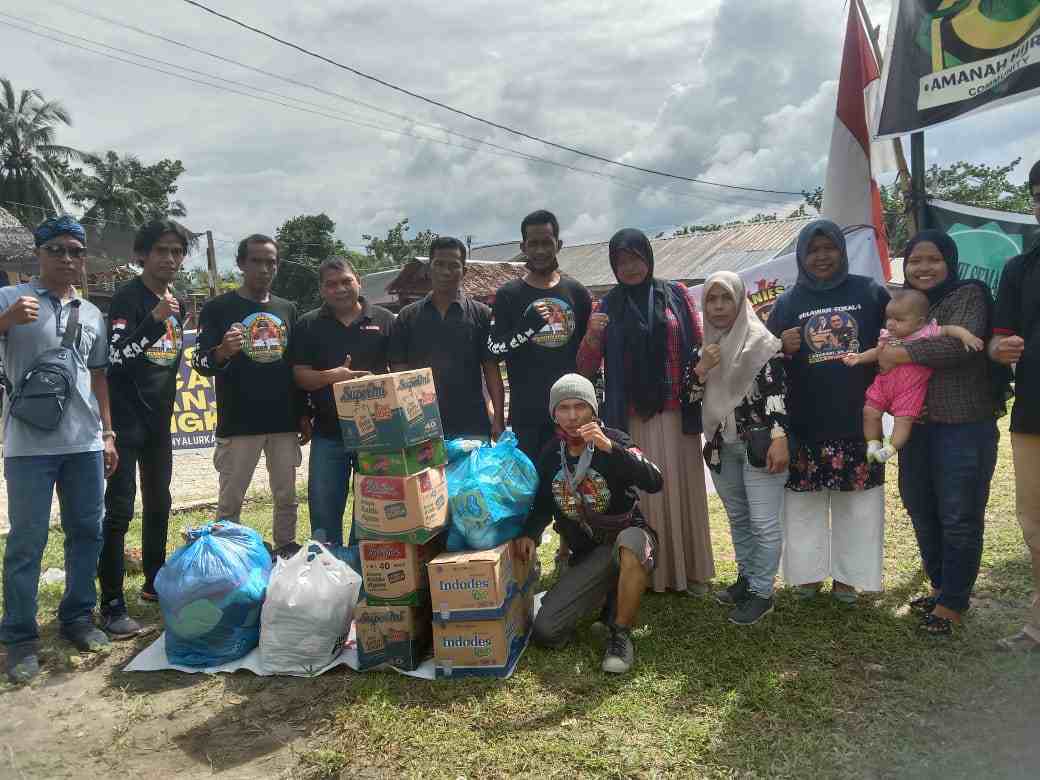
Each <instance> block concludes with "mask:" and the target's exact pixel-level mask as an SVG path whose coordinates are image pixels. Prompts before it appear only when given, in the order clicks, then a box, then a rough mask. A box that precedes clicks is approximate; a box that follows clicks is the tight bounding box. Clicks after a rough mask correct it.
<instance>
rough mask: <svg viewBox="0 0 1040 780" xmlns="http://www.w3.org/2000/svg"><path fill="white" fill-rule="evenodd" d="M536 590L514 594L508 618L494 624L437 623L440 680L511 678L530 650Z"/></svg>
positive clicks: (435, 647) (435, 636)
mask: <svg viewBox="0 0 1040 780" xmlns="http://www.w3.org/2000/svg"><path fill="white" fill-rule="evenodd" d="M532 591H533V588H528V589H526V590H525V591H523V592H522V593H517V594H514V596H513V597H512V598H511V599H510V600H509V602H508V608H507V610H506V613H505V615H503V616H502V617H500V618H496V619H494V620H473V621H469V620H459V621H438V620H437V619H436V617H435V619H434V623H433V660H434V665H435V667H436V675H437V677H471V676H486V677H508V676H509V675H510V674H512V672H513V669H514V668H515V667H516V664H517V661H519V660H520V656H521V655H522V654H523V652H524V648H526V647H527V641H528V639H529V637H530V634H531V623H532V612H533V607H534V595H533V592H532Z"/></svg>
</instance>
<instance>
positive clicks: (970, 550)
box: [878, 230, 1007, 635]
mask: <svg viewBox="0 0 1040 780" xmlns="http://www.w3.org/2000/svg"><path fill="white" fill-rule="evenodd" d="M904 257H905V258H906V259H905V260H904V263H903V267H904V272H905V278H906V286H907V287H909V288H911V289H914V290H918V291H920V292H923V293H924V294H925V295H926V296H928V302H929V304H930V308H929V317H930V318H931V319H933V320H935V321H936V322H937V323H938V324H939V325H960V326H961V327H963V328H966V329H967V330H969V331H971V332H972V333H973V334H975V335H976V336H978V337H979V338H981V339H983V340H984V341H985V340H988V338H989V336H990V333H989V331H990V327H991V325H990V320H991V315H992V309H993V301H992V298H991V297H990V292H989V288H988V287H987V286H986V285H985V284H984V283H982V282H980V281H978V280H964V281H961V280H960V279H959V278H958V268H957V264H958V256H957V245H956V244H955V243H954V242H953V239H952V238H950V237H949V236H948V235H946V234H945V233H943V232H942V231H939V230H924V231H922V232H920V233H918V234H917V235H916V236H915V237H914V238H913V239H912V240H911V241H910V243H909V244H908V245H907V248H906V251H905V253H904ZM904 363H915V364H918V365H922V366H926V367H928V368H932V369H934V373H933V374H932V378H931V381H930V382H929V384H928V394H927V396H926V398H925V410H924V413H923V414H922V416H921V419H920V420H919V422H920V423H922V424H919V425H915V426H914V431H913V433H912V434H911V436H910V441H909V442H908V443H907V445H906V446H905V447H904V448H903V450H902V451H901V452H900V455H899V493H900V495H901V497H902V499H903V505H904V506H905V507H906V511H907V514H909V515H910V519H911V521H912V522H913V524H914V532H915V534H916V535H917V544H918V547H919V548H920V550H921V560H922V562H923V564H924V570H925V572H926V573H927V574H928V578H929V580H931V584H932V591H931V594H930V595H928V596H925V597H923V598H919V599H916V600H914V601H913V602H911V606H912V607H913V608H914V609H915V610H917V611H919V612H921V613H923V619H922V624H921V625H922V628H923V629H924V630H925V631H927V632H929V633H931V634H938V635H948V634H950V633H951V632H952V630H953V627H954V626H955V625H959V624H960V622H961V615H962V614H963V613H964V611H965V610H966V609H967V608H968V603H969V600H970V598H971V591H972V588H973V587H974V585H975V578H976V577H977V576H978V573H979V564H980V562H981V560H982V533H983V523H984V518H985V514H986V503H987V502H988V501H989V485H990V480H991V479H992V478H993V470H994V468H995V466H996V462H997V442H998V438H999V434H998V433H997V423H996V418H997V417H998V416H999V415H1000V414H1003V412H1004V411H1005V409H1004V406H1005V402H1006V400H1007V395H1006V394H1005V393H1004V392H1003V391H1004V389H1006V383H1005V384H1004V385H1003V386H1002V384H1001V381H1000V380H1001V371H1000V369H999V368H998V367H996V366H991V365H990V364H989V361H988V360H987V359H986V355H985V352H969V351H967V350H965V349H964V347H963V346H962V345H961V342H960V341H959V340H957V339H956V338H950V337H945V336H944V337H940V338H935V339H923V340H921V341H913V342H907V343H905V344H903V345H902V346H887V347H885V348H884V349H883V350H882V351H881V353H880V355H879V357H878V365H879V366H880V368H881V370H882V371H886V370H889V369H890V368H893V367H894V366H897V365H900V364H904ZM1005 376H1006V375H1005Z"/></svg>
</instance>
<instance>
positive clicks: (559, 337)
mask: <svg viewBox="0 0 1040 780" xmlns="http://www.w3.org/2000/svg"><path fill="white" fill-rule="evenodd" d="M539 304H545V305H546V306H548V307H549V321H548V322H547V323H545V325H544V326H542V329H541V330H540V331H538V332H537V333H535V334H534V335H533V336H532V337H531V341H533V342H534V343H535V344H537V345H538V346H540V347H548V348H550V349H555V348H557V347H565V346H567V343H568V342H569V341H570V340H571V336H573V335H574V309H573V308H571V305H570V303H568V302H567V301H565V300H562V299H560V298H539V299H538V300H536V301H532V302H531V305H530V306H528V307H527V309H526V311H525V312H524V316H527V315H528V314H530V312H531V310H532V309H534V307H535V306H537V305H539Z"/></svg>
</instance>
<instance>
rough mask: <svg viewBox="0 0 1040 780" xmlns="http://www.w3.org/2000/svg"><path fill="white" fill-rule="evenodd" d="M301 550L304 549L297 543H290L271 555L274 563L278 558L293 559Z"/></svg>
mask: <svg viewBox="0 0 1040 780" xmlns="http://www.w3.org/2000/svg"><path fill="white" fill-rule="evenodd" d="M301 549H302V548H301V547H300V545H298V544H297V543H296V542H289V543H288V544H283V545H282V546H281V547H279V548H278V549H277V550H275V551H274V552H272V553H271V560H272V561H273V560H276V559H277V558H282V559H283V560H284V559H288V558H292V557H293V556H294V555H296V553H298V552H299V551H300V550H301Z"/></svg>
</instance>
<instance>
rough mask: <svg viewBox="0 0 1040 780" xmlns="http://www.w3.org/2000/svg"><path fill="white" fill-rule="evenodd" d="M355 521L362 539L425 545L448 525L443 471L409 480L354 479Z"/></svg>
mask: <svg viewBox="0 0 1040 780" xmlns="http://www.w3.org/2000/svg"><path fill="white" fill-rule="evenodd" d="M354 522H355V523H357V536H358V538H359V539H392V540H396V541H400V542H411V543H412V544H422V543H423V542H426V541H428V540H430V539H432V538H433V537H434V536H436V535H437V534H439V533H440V532H441V530H443V528H444V526H445V525H446V524H447V522H448V483H447V480H446V479H445V476H444V468H443V467H440V468H434V469H425V470H423V471H420V472H419V473H418V474H413V475H412V476H410V477H373V476H366V475H364V474H356V475H355V476H354Z"/></svg>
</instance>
